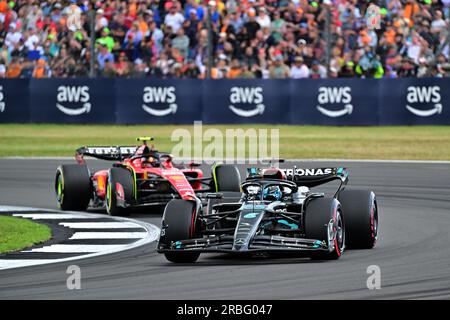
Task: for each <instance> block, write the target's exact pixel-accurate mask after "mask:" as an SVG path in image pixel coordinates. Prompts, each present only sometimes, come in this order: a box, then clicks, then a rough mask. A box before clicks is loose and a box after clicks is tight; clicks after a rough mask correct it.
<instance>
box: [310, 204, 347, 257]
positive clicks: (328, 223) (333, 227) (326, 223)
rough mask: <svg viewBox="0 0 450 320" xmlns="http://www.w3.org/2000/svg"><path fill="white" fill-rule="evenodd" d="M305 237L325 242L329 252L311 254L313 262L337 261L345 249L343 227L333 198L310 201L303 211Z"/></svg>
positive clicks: (338, 207) (340, 212)
mask: <svg viewBox="0 0 450 320" xmlns="http://www.w3.org/2000/svg"><path fill="white" fill-rule="evenodd" d="M305 235H306V238H308V239H316V240H321V241H325V242H326V243H327V244H328V248H330V251H329V252H313V253H312V254H311V259H313V260H336V259H339V257H340V256H341V254H342V252H343V251H344V248H345V227H344V218H343V216H342V211H341V206H340V203H339V201H337V200H336V199H334V198H317V199H313V200H311V201H310V202H309V203H308V204H307V207H306V211H305Z"/></svg>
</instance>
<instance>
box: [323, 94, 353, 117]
mask: <svg viewBox="0 0 450 320" xmlns="http://www.w3.org/2000/svg"><path fill="white" fill-rule="evenodd" d="M317 102H318V105H317V110H319V112H320V113H322V114H324V115H326V116H327V117H331V118H338V117H342V116H345V115H347V114H352V112H353V105H352V104H351V102H352V89H351V88H350V87H320V88H319V95H318V96H317ZM336 104H344V106H343V108H342V109H340V110H329V109H327V108H325V107H324V105H336Z"/></svg>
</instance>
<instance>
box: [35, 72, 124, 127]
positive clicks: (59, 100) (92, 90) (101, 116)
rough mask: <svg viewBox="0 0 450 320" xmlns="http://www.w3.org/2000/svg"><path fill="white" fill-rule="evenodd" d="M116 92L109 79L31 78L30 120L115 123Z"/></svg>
mask: <svg viewBox="0 0 450 320" xmlns="http://www.w3.org/2000/svg"><path fill="white" fill-rule="evenodd" d="M115 101H116V94H115V90H114V80H109V79H101V80H98V79H82V78H77V79H56V80H55V79H39V80H36V79H32V80H31V81H30V110H31V122H56V123H58V122H59V123H115V121H116V115H115V113H116V105H115Z"/></svg>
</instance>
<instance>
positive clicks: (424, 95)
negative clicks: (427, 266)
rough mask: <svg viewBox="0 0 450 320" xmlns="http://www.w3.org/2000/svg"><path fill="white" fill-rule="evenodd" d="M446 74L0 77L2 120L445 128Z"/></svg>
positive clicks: (448, 120)
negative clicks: (291, 77) (260, 77)
mask: <svg viewBox="0 0 450 320" xmlns="http://www.w3.org/2000/svg"><path fill="white" fill-rule="evenodd" d="M448 88H450V79H448V78H430V79H413V78H405V79H380V80H374V79H321V80H311V79H305V80H256V79H252V80H250V79H248V80H247V79H239V80H203V81H202V80H181V79H180V80H177V79H167V80H162V79H82V78H77V79H31V80H27V79H2V80H0V123H14V122H19V123H20V122H36V123H99V124H102V123H109V124H114V123H118V124H146V123H148V124H192V123H193V122H194V121H196V120H201V121H203V122H204V123H205V124H240V123H255V124H258V123H265V124H301V125H304V124H310V125H357V126H364V125H439V124H440V125H448V124H450V90H448Z"/></svg>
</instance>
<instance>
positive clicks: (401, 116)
mask: <svg viewBox="0 0 450 320" xmlns="http://www.w3.org/2000/svg"><path fill="white" fill-rule="evenodd" d="M449 88H450V79H449V78H442V79H439V78H429V79H411V78H407V79H401V80H395V79H386V80H383V81H380V95H379V109H380V124H381V125H416V124H419V125H428V124H450V90H449Z"/></svg>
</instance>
